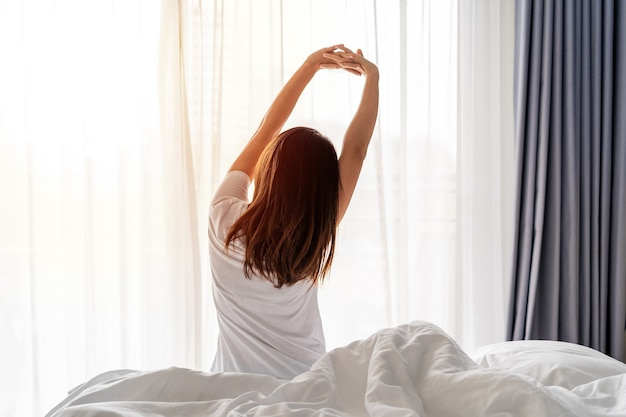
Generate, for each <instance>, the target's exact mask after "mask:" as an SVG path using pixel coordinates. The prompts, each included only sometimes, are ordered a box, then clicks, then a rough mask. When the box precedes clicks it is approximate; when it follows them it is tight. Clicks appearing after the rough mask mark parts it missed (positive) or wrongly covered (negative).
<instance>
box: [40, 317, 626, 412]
mask: <svg viewBox="0 0 626 417" xmlns="http://www.w3.org/2000/svg"><path fill="white" fill-rule="evenodd" d="M475 359H477V362H476V361H474V360H472V359H471V358H470V357H469V356H468V355H467V354H466V353H465V352H463V351H462V350H461V348H460V347H459V346H458V345H457V344H456V343H455V342H454V341H453V340H452V339H451V338H450V337H449V336H448V335H446V334H445V333H444V332H443V331H442V330H441V329H439V328H438V327H437V326H435V325H432V324H430V323H425V322H414V323H411V324H407V325H403V326H399V327H395V328H390V329H384V330H381V331H379V332H377V333H375V334H374V335H372V336H371V337H370V338H368V339H366V340H363V341H357V342H353V343H351V344H350V345H347V346H345V347H342V348H338V349H335V350H333V351H331V352H329V353H327V354H326V355H324V356H323V357H322V358H321V359H320V360H319V361H318V362H317V363H316V364H315V365H313V367H312V368H311V370H310V371H308V372H305V373H303V374H302V375H299V376H298V377H296V378H294V379H293V380H291V381H283V380H279V379H276V378H273V377H270V376H264V375H251V374H237V373H207V372H198V371H192V370H189V369H181V368H169V369H163V370H156V371H148V372H136V371H112V372H108V373H105V374H102V375H99V376H97V377H95V378H94V379H92V380H91V381H89V382H87V383H85V384H83V385H82V386H80V387H78V388H77V389H75V390H74V391H73V392H72V393H71V394H70V395H69V396H68V397H67V398H66V399H65V400H64V401H63V402H61V403H60V404H59V405H58V406H57V407H55V409H53V410H52V411H50V413H49V414H48V415H47V417H52V416H54V417H61V416H63V417H69V416H81V417H87V416H89V417H96V416H99V417H104V416H106V417H113V416H136V417H147V416H162V417H173V416H188V417H197V416H226V415H229V416H252V415H254V416H310V415H324V416H428V417H430V416H433V417H435V416H436V417H443V416H463V417H468V416H493V417H516V416H532V417H542V416H546V417H547V416H550V417H557V416H581V417H583V416H584V417H594V416H603V417H604V416H616V417H617V416H620V417H624V416H626V365H624V364H623V363H621V362H618V361H616V360H614V359H611V358H609V357H607V356H605V355H602V354H600V353H598V352H595V351H592V350H591V349H587V348H582V347H580V346H577V345H573V344H567V343H561V342H544V343H541V342H508V343H503V344H497V345H491V346H487V347H485V348H483V349H482V350H479V351H478V352H477V353H476V355H475ZM557 360H558V362H557ZM560 363H564V364H565V366H564V367H560V365H559V364H560ZM577 368H579V369H580V370H581V371H580V373H578V372H577Z"/></svg>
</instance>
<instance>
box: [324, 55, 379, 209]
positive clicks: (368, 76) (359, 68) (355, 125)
mask: <svg viewBox="0 0 626 417" xmlns="http://www.w3.org/2000/svg"><path fill="white" fill-rule="evenodd" d="M342 49H343V50H344V51H345V52H344V53H335V54H333V56H328V55H327V57H328V58H330V59H334V57H335V56H340V58H341V59H342V61H339V60H337V61H336V64H337V65H340V66H341V67H343V68H345V69H347V70H352V72H354V71H356V72H358V73H360V74H361V75H363V76H365V86H364V87H363V93H362V95H361V102H360V103H359V107H358V109H357V111H356V113H355V115H354V117H353V118H352V121H351V122H350V125H349V126H348V129H347V130H346V133H345V135H344V138H343V145H342V148H341V154H340V156H339V176H340V178H341V188H340V190H339V211H338V213H337V219H338V221H341V219H342V218H343V216H344V214H345V213H346V210H347V209H348V205H349V204H350V200H351V199H352V194H353V193H354V189H355V187H356V183H357V181H358V179H359V175H360V174H361V167H362V166H363V160H364V159H365V155H366V154H367V148H368V146H369V143H370V140H371V138H372V133H373V132H374V126H375V125H376V118H377V117H378V68H377V67H376V65H374V64H373V63H371V62H370V61H368V60H367V59H365V58H364V57H363V53H362V52H361V50H360V49H358V50H357V52H356V53H354V52H352V51H350V50H349V49H347V48H346V47H343V46H342Z"/></svg>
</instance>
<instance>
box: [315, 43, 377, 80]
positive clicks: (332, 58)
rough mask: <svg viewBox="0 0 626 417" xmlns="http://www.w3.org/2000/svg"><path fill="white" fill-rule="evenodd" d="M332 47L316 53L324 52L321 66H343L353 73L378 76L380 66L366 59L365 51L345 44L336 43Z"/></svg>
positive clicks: (342, 67)
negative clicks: (352, 48) (350, 47)
mask: <svg viewBox="0 0 626 417" xmlns="http://www.w3.org/2000/svg"><path fill="white" fill-rule="evenodd" d="M332 48H334V49H332V50H330V49H331V48H324V49H321V50H320V51H317V52H316V53H315V54H318V53H320V52H321V53H322V59H323V60H322V61H321V63H320V64H319V68H333V69H337V68H341V69H345V70H346V71H349V72H351V73H353V74H357V75H364V76H366V77H369V76H376V77H378V67H377V66H376V65H375V64H373V63H372V62H370V61H369V60H367V59H365V57H364V56H363V51H361V50H360V49H357V52H356V53H355V52H354V51H351V50H350V49H349V48H347V47H346V46H344V45H335V46H334V47H332Z"/></svg>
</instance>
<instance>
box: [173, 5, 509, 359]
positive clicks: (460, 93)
mask: <svg viewBox="0 0 626 417" xmlns="http://www.w3.org/2000/svg"><path fill="white" fill-rule="evenodd" d="M512 11H513V2H512V0H509V1H505V2H497V1H485V0H480V1H479V0H476V1H469V0H468V1H462V2H458V3H457V1H456V0H446V1H441V0H438V1H417V2H414V1H397V2H389V1H379V2H376V1H369V2H363V1H348V0H345V1H320V0H316V1H297V2H296V1H287V0H285V1H270V0H266V1H254V2H252V1H247V0H231V1H220V0H214V1H196V2H190V3H186V9H185V12H184V14H183V16H184V19H183V21H184V23H183V26H184V27H185V31H184V35H183V39H184V40H185V42H184V45H185V54H184V55H185V62H186V63H188V64H189V65H187V66H186V71H187V72H186V74H187V77H186V78H187V80H188V87H189V90H188V91H189V99H190V100H189V108H190V121H191V123H190V124H191V132H192V138H193V141H194V143H195V144H196V145H197V149H202V152H199V153H196V156H197V157H198V158H200V159H199V161H198V162H199V164H200V165H201V166H203V167H205V168H204V175H203V176H202V178H207V180H206V181H207V183H206V184H205V185H203V187H201V188H202V190H204V192H205V193H204V194H203V195H202V196H201V197H200V198H201V199H206V198H208V197H209V196H210V194H211V191H212V190H213V189H214V188H215V186H216V184H217V183H218V182H219V181H220V180H221V178H222V176H223V175H224V173H225V171H226V169H227V168H228V166H229V164H230V163H231V161H232V160H233V159H234V157H235V155H236V153H237V152H238V151H239V150H240V149H241V148H242V146H243V144H244V143H245V142H246V141H247V139H248V138H249V136H250V135H251V133H252V132H253V131H254V130H255V129H256V127H257V125H258V123H259V121H260V120H261V117H262V116H263V113H264V112H265V110H266V108H267V106H268V105H269V103H270V102H271V100H272V98H273V96H274V95H275V94H276V93H277V91H278V89H279V88H280V87H281V85H282V84H283V83H284V82H285V81H286V79H287V77H289V76H290V74H291V73H292V72H293V70H294V69H295V68H296V66H297V65H299V64H300V63H301V62H302V60H303V59H304V58H305V57H306V56H307V54H308V53H309V52H310V51H312V50H314V49H316V48H319V47H322V46H325V45H331V44H334V43H345V44H346V45H348V46H350V47H352V48H357V47H360V48H362V49H363V51H364V53H365V54H366V55H367V56H368V57H370V58H371V59H373V60H374V61H375V62H377V63H378V65H379V67H380V73H381V82H380V87H381V103H380V118H379V123H378V126H377V129H376V132H375V136H374V140H373V144H372V145H371V148H370V151H369V154H368V157H367V160H366V163H365V166H364V170H363V174H362V178H361V181H360V183H359V185H358V188H357V192H356V193H355V196H354V200H353V202H352V205H351V207H350V209H349V211H348V214H347V216H346V217H345V219H344V222H343V224H342V225H341V228H340V233H339V245H338V247H337V252H336V258H335V262H334V265H333V270H332V273H331V276H330V277H329V279H328V281H327V283H325V284H324V286H323V288H322V291H321V293H320V305H321V310H322V315H323V319H324V323H325V331H326V336H327V343H328V346H329V347H333V346H337V345H341V344H344V343H347V342H350V341H352V340H354V339H357V338H362V337H366V336H367V335H369V334H370V333H371V332H372V331H374V330H376V329H379V328H381V327H385V326H391V325H395V324H398V323H402V322H407V321H410V320H415V319H422V320H428V321H431V322H434V323H437V324H438V325H440V326H441V327H443V328H444V329H445V330H446V331H448V332H449V333H450V334H452V335H453V336H454V337H455V338H457V339H458V340H459V341H460V342H461V343H462V344H463V345H464V346H465V347H466V348H468V349H473V348H474V347H476V346H477V345H480V344H484V343H489V342H495V341H498V340H503V337H504V333H503V332H504V316H505V313H504V304H505V300H506V288H507V281H508V262H509V261H508V259H509V258H510V249H509V247H510V242H509V237H508V235H507V233H508V224H509V223H510V221H509V218H510V214H509V211H510V210H509V206H507V204H509V205H510V203H508V199H509V198H510V183H511V175H510V172H512V171H511V169H512V163H511V161H512V136H511V134H510V132H511V131H512V129H511V127H512V124H511V123H510V122H511V119H510V118H511V117H512V116H511V115H512V87H511V86H512V84H511V77H510V76H509V75H507V74H508V73H509V72H510V70H511V64H512V55H511V54H510V53H509V52H508V51H509V50H510V49H511V46H512V44H513V31H512V29H513V26H512ZM501 74H502V75H501ZM360 92H361V81H360V80H359V79H358V78H355V77H352V76H351V75H350V74H347V73H341V72H339V73H333V72H327V73H320V74H318V75H317V76H316V78H315V79H314V80H313V82H312V84H311V85H310V86H309V88H308V90H307V91H306V92H305V94H304V96H303V98H302V99H301V101H300V103H299V104H298V107H297V108H296V110H295V112H294V115H293V116H292V118H291V120H290V121H289V122H288V125H290V126H291V125H299V124H302V125H310V126H313V127H316V128H318V129H319V130H321V131H322V132H324V133H326V134H327V135H329V136H330V137H331V138H333V139H334V141H335V144H336V145H337V147H339V146H340V144H341V137H342V134H343V131H344V129H345V127H346V126H347V124H348V122H349V121H350V118H351V116H352V114H353V112H354V110H355V108H356V105H357V103H358V99H359V97H360ZM201 206H206V202H205V203H203V204H201ZM209 308H210V306H209Z"/></svg>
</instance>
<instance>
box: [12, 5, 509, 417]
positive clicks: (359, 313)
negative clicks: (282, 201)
mask: <svg viewBox="0 0 626 417" xmlns="http://www.w3.org/2000/svg"><path fill="white" fill-rule="evenodd" d="M510 3H512V0H507V1H506V2H497V1H486V0H482V1H479V0H476V1H467V2H466V1H458V0H431V1H428V0H424V1H417V2H414V1H407V0H405V1H402V0H401V1H397V2H390V1H373V0H372V1H349V0H344V1H336V0H335V1H331V0H315V1H313V0H310V1H303V0H298V1H295V0H282V1H278V0H254V1H252V0H204V1H202V0H189V1H179V2H176V1H170V0H164V1H163V2H162V4H160V3H159V2H154V1H151V0H143V1H141V0H133V1H127V0H111V1H99V2H96V3H93V4H86V3H84V2H79V1H77V0H72V1H70V0H58V1H56V2H53V3H50V2H48V1H44V0H24V1H22V2H21V3H20V2H7V1H0V47H1V50H2V51H4V52H3V53H4V56H5V57H6V62H10V64H11V65H2V66H0V91H2V94H1V95H0V195H1V196H2V197H1V198H2V204H0V230H1V232H0V346H2V355H1V356H0V366H2V369H3V370H7V372H3V373H2V374H1V376H0V398H3V401H2V402H0V415H31V414H32V415H43V414H44V413H45V411H47V410H48V409H49V408H51V407H52V406H53V405H54V403H56V402H58V401H59V400H60V399H61V398H62V397H63V396H64V395H65V392H66V391H67V390H68V389H70V388H71V387H72V386H75V385H77V384H79V383H81V382H83V381H84V380H85V379H87V378H89V377H91V376H93V375H94V374H96V373H98V372H102V371H106V370H110V369H118V368H135V369H148V368H158V367H167V366H171V365H177V366H186V367H192V368H197V369H207V368H208V366H209V365H210V361H211V359H212V356H213V353H214V341H215V336H216V327H215V317H214V314H213V305H212V300H211V294H210V281H209V274H208V265H207V262H208V259H207V256H206V247H207V243H206V229H207V218H206V217H207V208H208V202H209V199H210V197H211V194H212V192H213V191H214V189H215V187H216V185H217V184H218V183H219V181H220V180H221V179H222V176H223V175H224V174H225V171H226V170H227V168H228V166H229V165H230V163H231V162H232V160H233V158H234V157H235V155H236V154H237V152H238V151H239V150H240V149H241V147H242V146H243V144H244V143H245V142H246V141H247V139H248V138H249V136H250V134H251V133H252V132H253V131H254V130H255V129H256V127H257V125H258V123H259V122H260V120H261V117H262V116H263V114H264V112H265V110H266V109H267V106H268V105H269V103H270V102H271V100H272V98H273V97H274V95H275V94H276V93H277V91H278V90H279V88H280V87H281V86H282V84H283V83H284V81H286V79H287V77H289V76H290V75H291V73H292V72H293V71H294V70H295V68H296V67H297V66H298V65H299V64H300V63H301V62H302V60H303V59H304V58H305V57H306V56H307V55H308V54H309V53H310V52H311V51H313V50H314V49H317V48H320V47H322V46H326V45H331V44H334V43H345V44H346V45H348V46H350V47H354V48H356V47H360V48H362V49H363V51H364V53H365V54H366V56H368V57H370V58H371V59H372V60H374V61H375V62H377V63H378V65H379V67H380V72H381V82H380V86H381V103H380V118H379V123H378V125H377V129H376V132H375V136H374V139H373V143H372V145H371V148H370V152H369V154H368V157H367V160H366V163H365V166H364V170H363V174H362V179H361V182H360V183H359V185H358V187H357V191H356V193H355V196H354V200H353V203H352V206H351V207H350V209H349V211H348V213H347V215H346V217H345V220H344V223H343V224H342V225H341V228H340V232H339V244H338V247H337V253H336V259H335V263H334V266H333V270H332V273H331V276H330V277H329V279H328V280H327V283H326V284H324V286H323V288H322V290H321V292H320V307H321V310H322V314H323V320H324V326H325V331H326V337H327V344H328V347H329V348H332V347H335V346H338V345H342V344H345V343H348V342H350V341H352V340H354V339H358V338H363V337H366V336H368V335H369V334H371V333H372V332H373V331H375V330H377V329H379V328H381V327H385V326H391V325H395V324H398V323H402V322H407V321H411V320H416V319H421V320H428V321H432V322H434V323H436V324H438V325H440V326H441V327H442V328H444V330H446V331H448V332H449V333H450V334H451V335H452V336H454V337H455V338H457V339H458V340H459V341H460V342H461V343H462V344H463V346H464V347H466V348H467V349H472V348H473V347H474V346H476V345H480V344H483V343H488V342H493V341H498V340H502V339H503V332H504V328H503V324H502V323H503V319H504V309H503V305H504V300H505V299H506V298H505V296H504V295H505V294H504V293H505V292H506V291H505V289H506V282H507V281H508V269H507V267H508V265H507V262H508V258H509V253H510V250H509V249H508V246H509V241H508V238H507V233H508V228H507V227H508V226H507V225H508V220H507V218H506V216H507V211H509V210H508V207H507V204H508V203H507V201H508V200H507V199H508V198H509V179H508V177H507V175H508V174H507V173H508V172H509V170H511V169H512V164H511V163H510V162H509V159H508V158H509V157H510V156H512V151H511V149H512V143H509V141H510V140H511V139H510V135H509V131H510V130H511V126H510V123H509V122H510V120H509V106H510V103H509V98H508V95H509V94H511V92H510V91H509V88H510V86H509V80H508V78H507V77H508V75H507V74H508V71H509V68H507V65H508V62H509V60H510V59H509V58H510V56H509V55H510V54H509V53H508V51H509V48H512V44H513V39H512V18H511V16H510V14H511V13H512V6H511V5H510ZM361 86H362V80H360V79H359V78H358V77H355V76H352V75H350V74H348V73H342V72H331V71H327V72H323V73H320V74H318V75H317V76H316V78H315V79H314V80H313V82H312V84H311V85H310V86H309V88H308V89H307V90H306V92H305V94H304V96H303V97H302V100H301V101H300V103H299V104H298V107H297V108H296V111H295V112H294V115H293V117H292V118H291V119H290V121H289V125H310V126H313V127H316V128H318V129H319V130H321V131H322V132H324V133H326V134H327V135H328V136H330V137H331V138H333V140H334V141H335V143H336V145H337V146H338V147H339V146H340V143H341V137H342V134H343V132H344V130H345V128H346V126H347V124H348V123H349V121H350V118H351V117H352V114H353V112H354V110H355V109H356V105H357V103H358V100H359V98H360V92H361ZM5 398H6V399H7V400H4V399H5Z"/></svg>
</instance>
